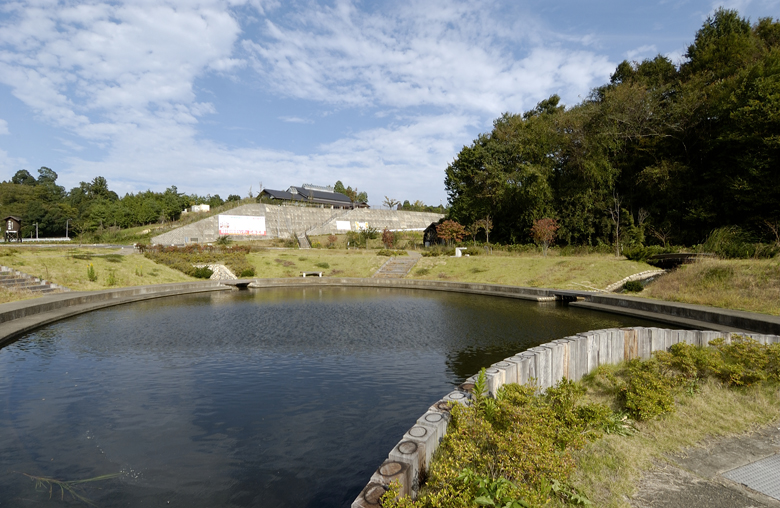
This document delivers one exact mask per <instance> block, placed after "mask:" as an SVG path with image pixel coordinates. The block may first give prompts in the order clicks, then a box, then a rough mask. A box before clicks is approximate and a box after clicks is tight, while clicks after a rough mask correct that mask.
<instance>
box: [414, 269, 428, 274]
mask: <svg viewBox="0 0 780 508" xmlns="http://www.w3.org/2000/svg"><path fill="white" fill-rule="evenodd" d="M414 273H415V274H416V275H428V274H429V273H431V270H430V269H428V268H418V269H417V270H415V271H414Z"/></svg>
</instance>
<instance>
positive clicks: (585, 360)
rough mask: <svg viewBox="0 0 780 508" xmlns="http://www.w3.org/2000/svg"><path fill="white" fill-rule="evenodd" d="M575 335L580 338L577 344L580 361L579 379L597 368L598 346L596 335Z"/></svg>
mask: <svg viewBox="0 0 780 508" xmlns="http://www.w3.org/2000/svg"><path fill="white" fill-rule="evenodd" d="M577 335H578V336H580V337H582V340H581V341H580V343H579V349H580V361H581V362H582V373H581V375H580V377H582V376H584V375H585V374H590V373H591V372H593V371H594V370H596V367H598V366H599V344H598V339H597V337H596V335H595V334H594V333H592V332H587V333H579V334H577Z"/></svg>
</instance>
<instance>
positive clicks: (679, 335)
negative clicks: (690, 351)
mask: <svg viewBox="0 0 780 508" xmlns="http://www.w3.org/2000/svg"><path fill="white" fill-rule="evenodd" d="M671 332H672V345H675V344H679V343H680V342H685V330H672V331H671Z"/></svg>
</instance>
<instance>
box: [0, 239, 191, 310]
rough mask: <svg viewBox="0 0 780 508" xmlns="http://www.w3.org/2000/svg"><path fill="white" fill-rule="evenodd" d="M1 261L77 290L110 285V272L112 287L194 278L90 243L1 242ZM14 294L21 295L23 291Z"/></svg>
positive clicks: (88, 289)
mask: <svg viewBox="0 0 780 508" xmlns="http://www.w3.org/2000/svg"><path fill="white" fill-rule="evenodd" d="M90 264H92V266H93V267H94V270H95V274H96V275H97V280H96V281H90V280H89V278H88V276H87V271H88V270H89V265H90ZM0 265H4V266H9V267H11V268H14V269H16V270H19V271H21V272H24V273H26V274H28V275H32V276H34V277H39V278H41V279H45V280H48V281H51V282H54V283H55V284H59V285H61V286H65V287H68V288H70V289H73V290H78V291H92V290H97V289H106V288H108V287H111V286H110V285H109V283H110V277H109V275H110V274H111V273H112V272H113V275H114V286H115V287H123V286H143V285H147V284H164V283H168V282H184V281H193V280H197V279H194V278H192V277H189V276H187V275H184V274H183V273H181V272H179V271H177V270H173V269H170V268H168V267H165V266H162V265H158V264H156V263H154V262H152V261H150V260H148V259H146V258H145V257H143V256H142V255H141V254H130V255H119V254H117V253H116V251H113V250H111V249H97V248H89V247H82V248H78V247H27V246H24V247H8V246H1V247H0ZM16 294H18V295H19V296H20V297H22V296H24V293H16ZM9 296H12V294H9ZM28 297H29V296H28ZM13 299H14V300H19V299H21V298H13ZM8 301H10V300H8Z"/></svg>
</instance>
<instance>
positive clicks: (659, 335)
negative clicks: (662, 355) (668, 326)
mask: <svg viewBox="0 0 780 508" xmlns="http://www.w3.org/2000/svg"><path fill="white" fill-rule="evenodd" d="M648 330H650V351H653V352H654V351H666V342H665V340H664V338H665V335H666V334H665V333H664V331H663V330H662V329H661V328H648Z"/></svg>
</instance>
